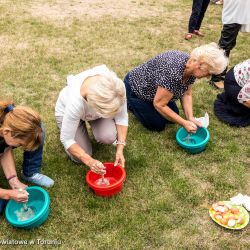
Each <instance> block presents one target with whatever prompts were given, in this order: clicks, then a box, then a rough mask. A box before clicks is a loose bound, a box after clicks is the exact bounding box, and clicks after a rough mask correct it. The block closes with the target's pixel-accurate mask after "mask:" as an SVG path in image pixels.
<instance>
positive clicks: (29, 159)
mask: <svg viewBox="0 0 250 250" xmlns="http://www.w3.org/2000/svg"><path fill="white" fill-rule="evenodd" d="M42 131H43V134H42V143H41V144H40V145H39V147H38V148H37V149H36V150H35V151H24V153H23V171H22V178H23V179H24V180H25V181H28V182H32V183H34V184H36V185H40V186H45V187H51V186H53V185H54V181H53V180H52V179H51V178H49V177H48V176H46V175H43V174H41V173H40V170H41V167H42V158H43V145H44V140H45V127H44V125H43V124H42Z"/></svg>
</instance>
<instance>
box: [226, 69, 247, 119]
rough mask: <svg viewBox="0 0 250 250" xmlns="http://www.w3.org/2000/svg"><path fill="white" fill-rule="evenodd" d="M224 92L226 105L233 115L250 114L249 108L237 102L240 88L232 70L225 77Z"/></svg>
mask: <svg viewBox="0 0 250 250" xmlns="http://www.w3.org/2000/svg"><path fill="white" fill-rule="evenodd" d="M224 90H225V97H226V100H227V104H228V106H229V108H230V110H232V111H233V112H234V113H238V114H242V115H243V114H247V113H249V112H250V110H249V108H247V107H245V106H244V105H243V104H241V103H239V101H238V94H239V92H240V91H241V87H240V86H239V85H238V83H237V82H236V80H235V77H234V69H233V68H232V69H230V70H229V71H228V72H227V74H226V77H225V81H224Z"/></svg>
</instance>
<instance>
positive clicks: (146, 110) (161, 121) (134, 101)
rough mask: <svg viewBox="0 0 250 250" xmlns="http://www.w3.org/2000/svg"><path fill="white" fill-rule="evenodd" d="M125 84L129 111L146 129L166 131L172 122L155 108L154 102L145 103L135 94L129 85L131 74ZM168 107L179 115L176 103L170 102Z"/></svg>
mask: <svg viewBox="0 0 250 250" xmlns="http://www.w3.org/2000/svg"><path fill="white" fill-rule="evenodd" d="M124 83H125V87H126V94H127V103H128V109H129V110H130V111H131V112H132V113H133V114H134V115H135V117H136V118H137V119H138V120H139V121H140V122H141V123H142V125H143V126H144V127H145V128H147V129H149V130H152V131H162V130H164V129H165V126H166V124H167V123H170V122H169V121H168V120H167V119H165V118H164V117H163V116H162V115H161V114H160V113H159V112H158V111H157V110H156V109H155V108H154V105H153V102H150V101H143V100H141V99H140V98H138V97H137V96H136V95H135V94H134V92H133V91H132V89H131V86H130V84H129V74H127V76H126V77H125V79H124ZM168 107H169V108H171V109H172V110H173V111H174V112H175V113H177V114H179V110H178V107H177V106H176V104H175V102H173V101H170V102H169V103H168Z"/></svg>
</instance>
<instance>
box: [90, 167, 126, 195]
mask: <svg viewBox="0 0 250 250" xmlns="http://www.w3.org/2000/svg"><path fill="white" fill-rule="evenodd" d="M103 165H104V166H105V167H106V174H105V176H104V178H105V179H106V180H107V181H108V182H109V184H107V185H99V184H98V183H97V182H98V180H99V179H100V178H101V175H99V174H96V173H94V172H92V171H88V173H87V176H86V181H87V184H88V185H89V187H90V188H92V189H93V190H94V192H95V193H96V195H98V196H112V195H114V194H117V193H118V192H120V191H121V189H122V185H123V182H124V181H125V179H126V172H125V170H124V168H123V167H121V166H119V165H118V166H116V167H115V166H114V163H113V162H105V163H103Z"/></svg>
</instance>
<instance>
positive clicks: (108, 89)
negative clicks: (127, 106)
mask: <svg viewBox="0 0 250 250" xmlns="http://www.w3.org/2000/svg"><path fill="white" fill-rule="evenodd" d="M86 97H87V102H88V104H89V105H90V107H92V108H93V109H94V110H95V112H96V113H97V114H98V115H100V116H101V117H103V118H111V117H114V116H115V115H116V114H117V113H119V112H120V111H121V108H122V105H123V104H124V103H125V100H126V90H125V86H124V83H123V81H122V80H121V79H119V78H118V77H117V75H116V74H115V73H114V72H113V71H109V74H105V75H98V77H97V78H96V82H93V83H92V84H90V86H89V88H88V91H87V95H86Z"/></svg>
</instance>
